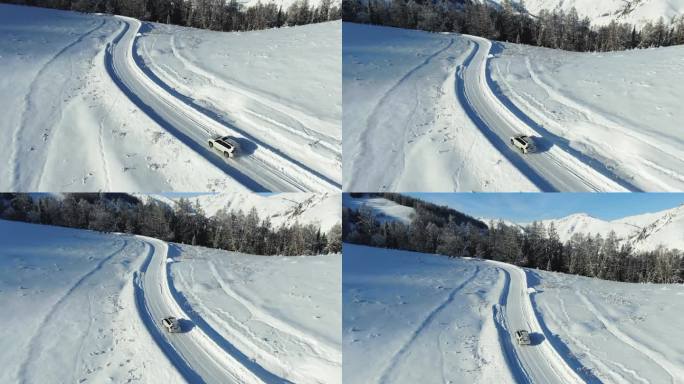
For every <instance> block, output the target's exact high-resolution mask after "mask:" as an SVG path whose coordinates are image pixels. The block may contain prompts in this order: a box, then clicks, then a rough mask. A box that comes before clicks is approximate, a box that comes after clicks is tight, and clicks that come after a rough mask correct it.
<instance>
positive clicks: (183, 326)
mask: <svg viewBox="0 0 684 384" xmlns="http://www.w3.org/2000/svg"><path fill="white" fill-rule="evenodd" d="M178 326H179V327H180V333H188V332H190V331H192V329H193V328H195V323H193V322H192V321H190V320H187V319H178Z"/></svg>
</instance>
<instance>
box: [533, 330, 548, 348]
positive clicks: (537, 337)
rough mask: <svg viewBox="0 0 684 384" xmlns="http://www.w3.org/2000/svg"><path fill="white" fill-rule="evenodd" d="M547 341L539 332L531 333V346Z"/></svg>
mask: <svg viewBox="0 0 684 384" xmlns="http://www.w3.org/2000/svg"><path fill="white" fill-rule="evenodd" d="M544 340H546V337H544V335H542V334H541V333H538V332H530V345H539V344H541V343H543V342H544Z"/></svg>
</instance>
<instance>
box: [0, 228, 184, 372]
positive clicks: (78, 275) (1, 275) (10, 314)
mask: <svg viewBox="0 0 684 384" xmlns="http://www.w3.org/2000/svg"><path fill="white" fill-rule="evenodd" d="M0 244H1V245H2V246H1V247H0V265H1V267H0V307H2V308H3V310H2V320H1V321H0V324H1V325H2V326H0V362H1V364H2V367H3V369H2V370H0V382H3V383H16V382H26V383H45V382H65V383H66V382H70V383H78V382H108V381H109V382H126V381H127V380H133V381H135V380H143V381H144V382H149V383H164V382H178V383H181V382H183V381H182V380H181V378H180V376H179V375H178V374H177V372H176V370H175V369H173V366H172V365H171V364H170V363H169V361H168V360H166V359H165V358H164V355H163V354H162V352H161V351H160V350H159V349H158V348H157V347H156V346H155V345H154V341H153V339H152V337H151V336H150V335H149V334H148V332H147V330H146V328H145V326H144V324H143V322H142V321H141V320H140V317H139V316H138V315H137V314H136V306H135V302H134V296H133V285H132V277H131V276H132V274H133V273H134V271H135V270H136V269H138V268H139V266H140V262H141V261H142V258H143V257H142V256H143V255H144V254H145V253H146V251H147V249H146V247H145V244H144V243H143V242H142V241H139V240H136V239H135V238H132V237H129V236H118V235H103V234H98V233H95V232H90V231H82V230H74V229H67V228H58V227H50V226H40V225H33V224H25V223H17V222H8V221H2V220H0Z"/></svg>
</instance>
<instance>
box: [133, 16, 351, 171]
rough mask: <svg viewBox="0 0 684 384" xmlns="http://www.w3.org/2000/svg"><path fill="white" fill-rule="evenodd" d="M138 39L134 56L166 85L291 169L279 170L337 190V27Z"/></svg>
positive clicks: (180, 32)
mask: <svg viewBox="0 0 684 384" xmlns="http://www.w3.org/2000/svg"><path fill="white" fill-rule="evenodd" d="M141 32H142V36H141V37H140V38H139V39H138V40H137V43H136V46H135V49H136V51H137V53H138V55H140V56H141V59H142V61H144V63H145V65H146V66H147V67H148V68H149V69H150V70H151V71H152V72H153V73H154V75H156V76H157V77H158V78H159V79H161V80H162V81H163V82H164V83H167V84H169V85H170V86H171V87H173V89H174V90H176V91H177V92H180V93H181V94H182V95H184V96H187V97H190V98H191V99H193V100H194V101H195V102H196V103H198V104H199V105H200V106H201V107H204V108H207V109H208V110H209V111H210V113H213V114H215V116H214V117H215V118H217V119H218V120H219V121H221V122H222V123H223V124H224V125H226V126H227V127H228V128H229V129H231V130H232V131H234V132H235V133H236V134H237V135H240V136H243V137H244V138H245V139H246V140H248V141H249V142H251V145H253V146H257V147H268V148H270V149H272V150H273V151H275V152H276V154H277V155H280V156H282V157H283V158H287V159H291V161H290V162H291V163H294V165H288V164H284V165H282V166H283V167H285V168H287V167H291V166H296V164H298V163H301V164H303V165H304V166H306V167H308V168H311V171H312V172H316V173H320V174H322V175H324V176H325V177H327V178H329V179H330V180H332V181H333V182H334V183H337V184H340V183H341V180H340V178H341V168H342V164H341V163H342V153H341V145H342V126H341V116H342V84H341V79H340V73H341V72H342V63H341V58H340V55H341V53H340V44H341V40H342V36H341V34H342V27H341V23H340V22H327V23H321V24H314V25H306V26H302V27H295V28H280V29H271V30H266V31H254V32H235V33H224V32H213V31H203V30H197V29H193V28H184V27H176V26H168V25H162V24H153V23H145V24H144V25H143V28H142V30H141ZM283 161H284V160H283Z"/></svg>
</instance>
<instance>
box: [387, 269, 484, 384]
mask: <svg viewBox="0 0 684 384" xmlns="http://www.w3.org/2000/svg"><path fill="white" fill-rule="evenodd" d="M479 273H480V266H478V265H476V266H475V270H474V271H473V272H472V274H471V275H470V276H469V277H468V278H467V279H466V280H465V281H463V282H462V283H461V284H459V285H458V286H456V287H455V288H454V289H452V290H451V292H449V295H448V296H447V298H446V299H445V300H444V301H442V302H441V303H440V304H439V305H437V307H435V308H433V309H432V310H431V311H430V313H428V315H427V317H425V319H423V321H422V322H421V323H420V325H418V328H416V329H415V330H414V331H413V332H412V333H411V336H410V337H409V339H408V340H406V341H405V342H404V344H403V345H402V346H401V348H400V349H399V350H398V351H397V352H396V353H395V354H394V356H393V357H392V358H391V359H390V361H389V363H388V365H387V366H386V367H385V369H384V370H383V372H382V374H381V376H380V379H379V380H378V383H380V384H385V383H391V380H390V378H389V376H390V375H391V374H392V372H393V371H394V369H395V368H396V367H397V365H399V363H400V361H401V359H402V358H403V357H404V355H405V354H406V353H407V352H408V351H409V350H410V349H411V346H412V345H413V342H414V341H415V340H416V338H417V337H418V335H420V333H421V332H422V331H423V330H424V329H426V328H427V327H429V326H430V324H432V321H433V320H434V318H435V317H436V316H437V315H438V314H439V313H440V312H441V311H442V310H443V309H444V308H446V307H447V306H448V305H449V304H451V303H452V302H453V301H454V299H455V298H456V294H457V293H459V292H460V291H461V290H462V289H463V288H464V287H465V286H466V285H468V284H470V282H472V281H473V280H475V278H476V277H477V276H478V275H479Z"/></svg>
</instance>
